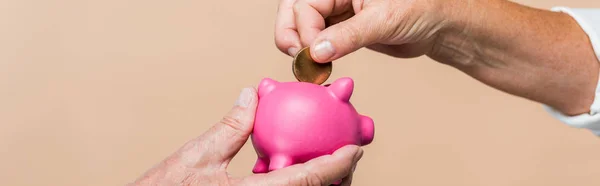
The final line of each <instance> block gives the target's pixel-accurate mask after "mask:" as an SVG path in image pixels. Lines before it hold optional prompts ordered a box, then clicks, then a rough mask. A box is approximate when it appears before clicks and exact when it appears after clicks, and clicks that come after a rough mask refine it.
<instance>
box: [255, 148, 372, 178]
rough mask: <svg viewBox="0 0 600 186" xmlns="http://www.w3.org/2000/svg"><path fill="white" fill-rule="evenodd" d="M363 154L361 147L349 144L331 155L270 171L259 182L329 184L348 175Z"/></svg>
mask: <svg viewBox="0 0 600 186" xmlns="http://www.w3.org/2000/svg"><path fill="white" fill-rule="evenodd" d="M362 155H363V150H362V149H361V148H360V147H358V146H355V145H348V146H345V147H342V148H340V149H339V150H337V151H336V152H334V153H333V154H331V155H325V156H321V157H318V158H315V159H313V160H310V161H308V162H306V163H304V164H296V165H292V166H289V167H286V168H283V169H279V170H276V171H273V172H270V173H268V174H266V175H265V176H263V177H261V178H262V179H261V180H260V181H259V182H262V183H265V184H267V185H283V184H286V185H329V184H331V183H334V182H335V181H338V180H341V179H343V178H344V177H346V176H348V175H349V174H350V173H351V171H352V167H353V166H354V165H355V164H356V163H357V162H358V161H359V160H360V159H361V158H362Z"/></svg>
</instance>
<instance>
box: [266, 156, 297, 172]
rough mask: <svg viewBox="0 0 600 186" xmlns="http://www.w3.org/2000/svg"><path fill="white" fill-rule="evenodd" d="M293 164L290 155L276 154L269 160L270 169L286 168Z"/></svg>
mask: <svg viewBox="0 0 600 186" xmlns="http://www.w3.org/2000/svg"><path fill="white" fill-rule="evenodd" d="M292 164H293V161H292V158H290V157H289V156H283V155H275V156H273V157H271V160H270V162H269V171H274V170H277V169H281V168H285V167H287V166H290V165H292Z"/></svg>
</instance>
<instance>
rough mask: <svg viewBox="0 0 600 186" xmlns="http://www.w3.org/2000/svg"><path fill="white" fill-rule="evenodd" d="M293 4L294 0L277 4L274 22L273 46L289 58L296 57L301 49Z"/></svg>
mask: <svg viewBox="0 0 600 186" xmlns="http://www.w3.org/2000/svg"><path fill="white" fill-rule="evenodd" d="M294 2H296V0H282V1H281V3H279V7H278V10H277V20H276V21H275V45H276V46H277V48H278V49H279V50H280V51H281V52H283V53H285V54H288V55H290V56H294V55H296V53H297V52H298V51H299V50H300V48H301V47H302V45H301V43H300V36H299V35H298V32H297V31H296V23H295V19H294V10H293V6H294Z"/></svg>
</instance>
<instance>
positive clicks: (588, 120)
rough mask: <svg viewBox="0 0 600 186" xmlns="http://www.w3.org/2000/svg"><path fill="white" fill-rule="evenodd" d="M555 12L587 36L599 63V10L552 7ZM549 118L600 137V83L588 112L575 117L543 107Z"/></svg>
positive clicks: (546, 106) (599, 82)
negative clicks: (561, 13) (572, 22)
mask: <svg viewBox="0 0 600 186" xmlns="http://www.w3.org/2000/svg"><path fill="white" fill-rule="evenodd" d="M551 10H552V11H555V12H563V13H566V14H568V15H569V16H571V17H573V19H575V21H576V22H577V23H578V24H579V26H581V28H582V29H583V31H584V32H585V33H586V34H587V35H588V38H589V39H590V42H591V44H592V48H593V49H594V52H595V54H596V57H597V58H598V61H599V62H600V9H582V8H568V7H554V8H552V9H551ZM543 106H544V108H545V109H546V111H548V113H550V115H551V116H553V117H554V118H556V119H558V120H559V121H561V122H563V123H565V124H567V125H569V126H572V127H576V128H584V129H588V130H590V131H592V132H593V133H594V134H596V135H598V136H600V81H598V85H596V94H595V97H594V101H593V103H592V105H591V106H590V112H589V113H585V114H580V115H576V116H568V115H565V114H563V113H561V112H560V111H557V110H555V109H554V108H552V107H550V106H548V105H543Z"/></svg>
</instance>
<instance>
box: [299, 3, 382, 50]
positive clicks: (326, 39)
mask: <svg viewBox="0 0 600 186" xmlns="http://www.w3.org/2000/svg"><path fill="white" fill-rule="evenodd" d="M380 14H381V12H378V10H377V9H373V8H371V9H367V8H365V9H363V10H362V11H360V12H359V13H357V14H356V15H354V16H353V17H351V18H349V19H348V20H345V21H342V22H340V23H338V24H335V25H332V26H330V27H328V28H327V29H325V30H323V31H322V32H320V33H319V34H318V36H317V37H316V38H315V39H314V41H315V42H313V43H312V45H311V51H310V53H311V55H312V58H313V59H314V60H315V61H316V62H329V61H333V60H336V59H338V58H340V57H342V56H344V55H347V54H349V53H351V52H354V51H356V50H358V49H360V48H362V47H365V46H368V45H371V44H374V43H377V42H378V40H379V39H380V38H382V37H381V36H382V35H384V34H385V29H386V28H384V27H383V26H384V25H385V24H380V23H381V22H382V21H391V20H381V19H378V17H380Z"/></svg>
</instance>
